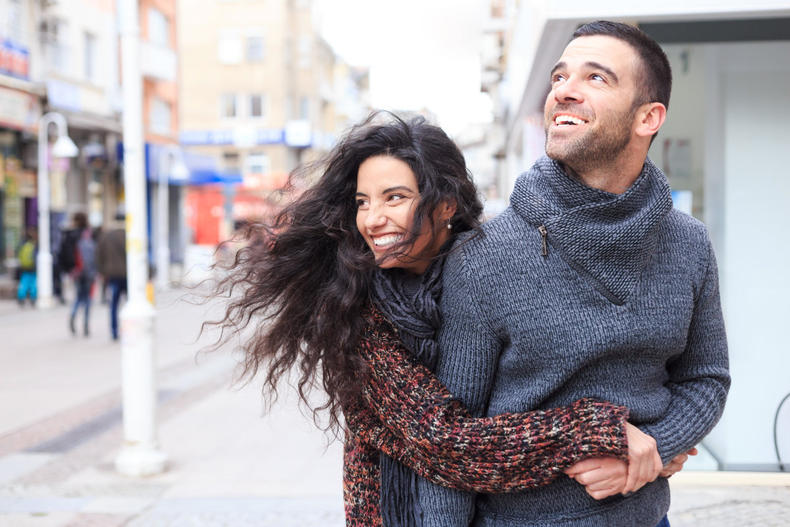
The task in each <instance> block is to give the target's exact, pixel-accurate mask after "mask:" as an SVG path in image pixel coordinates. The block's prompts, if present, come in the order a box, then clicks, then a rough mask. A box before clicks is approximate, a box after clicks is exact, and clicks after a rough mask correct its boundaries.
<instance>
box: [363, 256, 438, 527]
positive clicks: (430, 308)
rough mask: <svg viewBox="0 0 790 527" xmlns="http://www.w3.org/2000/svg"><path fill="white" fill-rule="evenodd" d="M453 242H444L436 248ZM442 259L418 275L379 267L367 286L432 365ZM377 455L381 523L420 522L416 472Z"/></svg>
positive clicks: (407, 526)
mask: <svg viewBox="0 0 790 527" xmlns="http://www.w3.org/2000/svg"><path fill="white" fill-rule="evenodd" d="M451 243H452V242H448V243H447V244H445V245H444V247H443V248H442V250H441V251H440V254H444V252H445V249H446V248H449V247H450V244H451ZM444 260H445V258H444V256H440V257H438V258H437V259H436V260H435V261H433V262H432V263H431V265H430V266H429V267H428V269H426V271H425V272H424V273H423V274H422V275H419V276H417V275H412V274H409V273H408V272H406V271H404V270H402V269H379V270H377V271H376V273H375V275H374V278H373V287H372V288H371V289H372V292H371V295H372V300H373V302H374V304H375V305H376V307H377V308H378V309H379V310H381V312H382V313H383V314H384V316H385V317H386V318H387V319H388V320H389V321H390V322H391V323H392V325H393V326H395V328H396V329H397V330H398V336H399V337H400V339H401V342H402V343H403V345H404V346H405V347H406V348H407V349H408V350H409V351H410V352H411V353H412V355H413V356H414V358H415V359H417V360H418V361H419V362H421V363H422V364H424V365H425V366H427V367H428V368H429V369H431V370H433V369H435V367H436V362H437V361H438V359H439V345H438V343H437V342H436V337H437V333H438V330H439V328H440V327H441V324H442V316H441V312H440V310H439V299H440V297H441V294H442V269H443V268H444ZM380 459H381V516H382V520H383V522H384V525H385V527H416V526H417V525H420V524H421V523H422V521H421V518H422V509H421V508H420V502H419V500H418V499H417V475H416V474H415V473H414V472H412V471H411V470H409V469H408V468H406V467H404V466H403V465H401V464H400V463H398V462H397V461H395V460H393V459H392V458H390V457H389V456H386V455H385V454H381V455H380Z"/></svg>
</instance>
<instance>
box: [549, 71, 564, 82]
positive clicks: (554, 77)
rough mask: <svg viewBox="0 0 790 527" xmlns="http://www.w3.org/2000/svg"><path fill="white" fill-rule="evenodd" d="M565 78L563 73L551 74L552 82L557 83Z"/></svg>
mask: <svg viewBox="0 0 790 527" xmlns="http://www.w3.org/2000/svg"><path fill="white" fill-rule="evenodd" d="M563 80H565V77H564V76H563V75H560V74H559V73H555V74H554V75H552V76H551V83H552V84H557V83H558V82H560V81H563Z"/></svg>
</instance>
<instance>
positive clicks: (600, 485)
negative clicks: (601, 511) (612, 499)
mask: <svg viewBox="0 0 790 527" xmlns="http://www.w3.org/2000/svg"><path fill="white" fill-rule="evenodd" d="M565 474H567V475H568V477H570V478H571V479H573V480H575V481H576V482H577V483H579V484H581V485H584V489H585V490H586V491H587V494H589V495H590V496H591V497H593V498H594V499H596V500H602V499H604V498H608V497H609V496H614V495H615V494H619V493H620V492H622V491H623V488H624V487H625V484H626V480H627V478H628V465H627V464H626V462H625V461H623V460H621V459H617V458H614V457H595V458H590V459H585V460H584V461H579V462H578V463H576V464H575V465H572V466H570V467H568V468H567V469H565Z"/></svg>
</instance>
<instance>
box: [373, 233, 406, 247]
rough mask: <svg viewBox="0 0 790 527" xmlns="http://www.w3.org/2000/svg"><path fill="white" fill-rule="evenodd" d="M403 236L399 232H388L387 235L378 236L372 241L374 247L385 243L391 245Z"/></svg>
mask: <svg viewBox="0 0 790 527" xmlns="http://www.w3.org/2000/svg"><path fill="white" fill-rule="evenodd" d="M401 238H403V235H401V234H388V235H387V236H380V237H378V238H373V243H374V244H375V245H376V247H386V246H387V245H392V244H394V243H397V242H399V241H400V240H401Z"/></svg>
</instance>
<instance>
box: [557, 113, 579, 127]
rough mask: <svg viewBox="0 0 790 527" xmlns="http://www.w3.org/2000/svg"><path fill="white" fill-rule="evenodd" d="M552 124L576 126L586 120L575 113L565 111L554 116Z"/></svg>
mask: <svg viewBox="0 0 790 527" xmlns="http://www.w3.org/2000/svg"><path fill="white" fill-rule="evenodd" d="M554 124H555V125H557V126H576V125H580V124H587V121H585V120H584V119H582V118H581V117H576V116H575V115H569V114H565V113H561V114H558V115H556V116H554Z"/></svg>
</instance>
